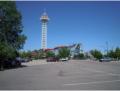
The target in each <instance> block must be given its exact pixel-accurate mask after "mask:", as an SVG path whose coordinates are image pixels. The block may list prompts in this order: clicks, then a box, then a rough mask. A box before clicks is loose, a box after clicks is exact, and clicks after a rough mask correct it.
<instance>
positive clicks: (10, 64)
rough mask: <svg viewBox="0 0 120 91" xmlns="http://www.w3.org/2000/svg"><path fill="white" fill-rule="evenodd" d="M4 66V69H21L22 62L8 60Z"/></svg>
mask: <svg viewBox="0 0 120 91" xmlns="http://www.w3.org/2000/svg"><path fill="white" fill-rule="evenodd" d="M3 65H4V68H12V67H19V66H21V62H20V61H19V60H16V59H14V60H10V59H8V60H4V63H3Z"/></svg>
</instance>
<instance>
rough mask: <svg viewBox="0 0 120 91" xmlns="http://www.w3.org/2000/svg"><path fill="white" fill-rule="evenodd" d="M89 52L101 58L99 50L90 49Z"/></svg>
mask: <svg viewBox="0 0 120 91" xmlns="http://www.w3.org/2000/svg"><path fill="white" fill-rule="evenodd" d="M90 53H91V54H92V55H93V56H94V57H95V58H97V59H101V58H102V53H101V52H100V51H99V50H96V49H94V50H91V51H90Z"/></svg>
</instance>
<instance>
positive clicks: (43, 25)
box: [40, 11, 49, 50]
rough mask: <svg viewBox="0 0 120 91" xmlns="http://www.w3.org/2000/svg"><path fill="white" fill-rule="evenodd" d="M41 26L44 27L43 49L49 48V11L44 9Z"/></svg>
mask: <svg viewBox="0 0 120 91" xmlns="http://www.w3.org/2000/svg"><path fill="white" fill-rule="evenodd" d="M40 20H41V23H42V24H41V27H42V38H41V49H43V50H44V49H46V48H47V23H48V21H49V17H48V15H47V13H46V12H45V11H44V12H43V14H42V16H41V17H40Z"/></svg>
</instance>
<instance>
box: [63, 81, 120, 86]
mask: <svg viewBox="0 0 120 91" xmlns="http://www.w3.org/2000/svg"><path fill="white" fill-rule="evenodd" d="M111 82H120V80H111V81H95V82H86V83H71V84H63V85H64V86H77V85H87V84H101V83H111Z"/></svg>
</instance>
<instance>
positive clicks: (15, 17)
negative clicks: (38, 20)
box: [0, 1, 26, 61]
mask: <svg viewBox="0 0 120 91" xmlns="http://www.w3.org/2000/svg"><path fill="white" fill-rule="evenodd" d="M21 19H22V16H21V14H20V12H19V11H18V10H17V8H16V4H15V2H13V1H3V2H0V49H1V50H0V58H2V59H0V61H3V60H5V59H8V58H11V59H14V58H15V57H16V56H17V55H16V53H17V51H18V50H20V49H21V48H23V45H24V43H25V40H26V36H25V35H23V34H21V33H22V30H23V26H22V22H21Z"/></svg>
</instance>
